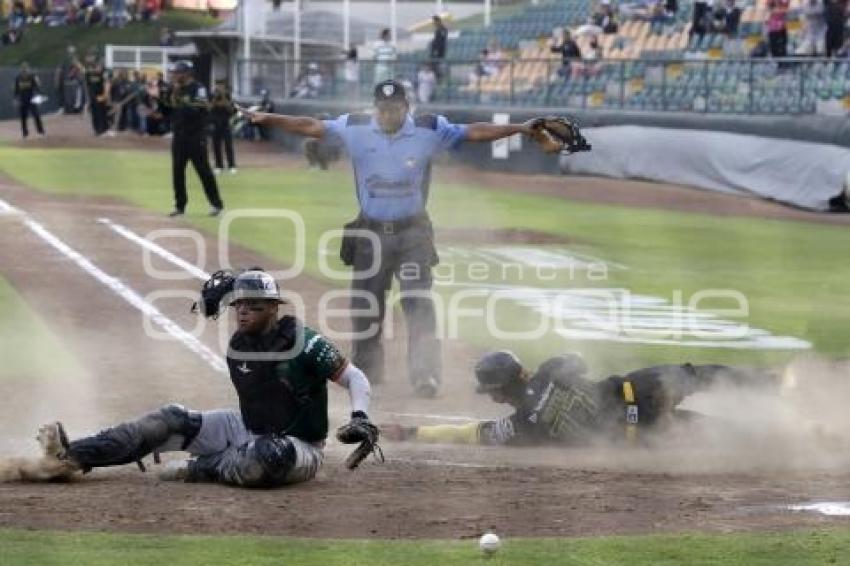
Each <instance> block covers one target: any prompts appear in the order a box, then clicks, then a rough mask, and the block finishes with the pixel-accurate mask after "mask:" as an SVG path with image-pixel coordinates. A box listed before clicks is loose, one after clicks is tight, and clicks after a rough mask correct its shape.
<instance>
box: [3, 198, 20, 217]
mask: <svg viewBox="0 0 850 566" xmlns="http://www.w3.org/2000/svg"><path fill="white" fill-rule="evenodd" d="M17 212H18V209H17V208H15V207H14V206H12V205H11V204H9V203H8V202H6V201H4V200H0V214H16V213H17Z"/></svg>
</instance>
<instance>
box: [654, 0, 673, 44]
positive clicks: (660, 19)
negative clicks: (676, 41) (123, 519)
mask: <svg viewBox="0 0 850 566" xmlns="http://www.w3.org/2000/svg"><path fill="white" fill-rule="evenodd" d="M669 21H670V16H668V15H667V10H666V9H665V6H664V0H656V2H655V3H654V4H653V5H652V8H650V10H649V26H650V30H651V33H654V34H655V35H663V34H664V26H666V25H667V23H668V22H669Z"/></svg>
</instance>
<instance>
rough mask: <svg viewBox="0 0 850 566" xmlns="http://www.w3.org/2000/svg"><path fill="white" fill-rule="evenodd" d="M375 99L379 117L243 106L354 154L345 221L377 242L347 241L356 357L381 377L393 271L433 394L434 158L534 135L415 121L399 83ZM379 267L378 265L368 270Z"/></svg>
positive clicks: (418, 370)
mask: <svg viewBox="0 0 850 566" xmlns="http://www.w3.org/2000/svg"><path fill="white" fill-rule="evenodd" d="M374 100H375V112H374V114H373V115H369V114H343V115H342V116H340V117H339V118H337V119H336V120H317V119H315V118H311V117H306V116H284V115H279V114H267V113H261V112H250V111H246V112H245V113H246V114H247V115H248V117H249V118H250V119H251V120H252V121H253V122H254V123H257V124H264V125H270V126H275V127H278V128H280V129H282V130H285V131H287V132H290V133H293V134H298V135H302V136H308V137H311V138H317V139H328V140H329V141H338V142H340V143H341V144H342V145H343V146H344V147H345V149H346V151H347V152H348V154H349V155H350V156H351V160H352V162H353V165H354V176H355V183H356V188H357V199H358V201H359V203H360V214H359V216H358V218H357V220H355V221H354V222H352V223H350V224H349V225H348V226H347V227H351V228H360V229H362V230H366V231H368V232H371V234H373V235H374V239H375V241H377V242H378V243H379V244H380V246H379V249H373V246H372V243H371V242H372V240H371V239H366V238H359V239H356V240H353V239H352V238H350V237H347V238H344V241H343V250H342V251H343V253H342V254H341V255H342V256H343V261H344V262H345V263H346V264H347V265H351V266H353V268H354V273H355V274H358V273H359V274H361V275H360V276H358V277H354V278H353V280H352V283H351V288H352V299H351V308H352V312H353V313H357V315H358V316H352V326H353V330H354V333H355V338H354V340H353V353H352V361H353V362H354V364H355V365H357V366H358V367H360V368H362V369H363V371H364V372H365V373H366V375H368V376H369V378H370V379H371V380H372V381H373V383H379V382H381V381H382V380H383V376H384V352H383V348H382V346H381V324H382V322H383V318H384V312H385V303H386V293H387V291H388V290H389V289H390V286H391V284H392V280H393V277H395V278H396V279H398V281H399V284H400V287H401V305H402V309H403V310H404V314H405V317H406V319H407V331H408V350H407V351H408V369H409V377H410V380H411V383H412V385H413V387H414V390H415V392H416V394H417V395H418V396H420V397H426V398H428V397H434V396H435V395H436V394H437V389H438V387H439V384H440V378H441V365H442V364H441V356H440V342H439V340H438V338H437V335H436V334H437V333H436V317H435V312H434V303H433V300H432V298H431V296H430V289H431V285H432V275H431V268H432V267H433V266H434V265H436V264H437V261H438V257H437V253H436V250H435V247H434V232H433V229H432V227H431V221H430V219H429V218H428V213H427V212H426V204H427V201H428V190H429V186H430V179H431V161H432V159H433V157H434V156H435V155H436V154H437V153H439V152H440V151H442V150H445V149H450V148H454V147H457V146H458V145H459V144H461V143H462V142H465V141H468V142H489V141H493V140H496V139H500V138H503V137H507V136H510V135H513V134H516V133H525V134H531V133H533V132H532V129H531V126H530V125H529V124H528V123H526V124H505V125H497V124H489V123H483V122H482V123H475V124H468V125H458V124H452V123H451V122H449V121H448V120H447V119H446V118H445V117H444V116H437V115H430V114H428V115H422V116H417V117H416V118H414V117H413V116H411V115H410V108H409V105H408V101H407V97H406V95H405V92H404V87H403V86H402V85H401V84H400V83H398V82H396V81H393V80H388V81H384V82H381V83H379V84H378V85H377V86H376V87H375V92H374ZM352 243H353V244H354V245H352ZM373 267H377V270H376V269H370V268H373ZM373 271H374V272H375V273H374V274H372V272H373ZM366 275H369V276H366ZM375 307H377V308H375Z"/></svg>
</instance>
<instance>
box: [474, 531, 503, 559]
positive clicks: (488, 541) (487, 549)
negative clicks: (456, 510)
mask: <svg viewBox="0 0 850 566" xmlns="http://www.w3.org/2000/svg"><path fill="white" fill-rule="evenodd" d="M501 545H502V541H500V540H499V537H498V535H496V533H484V534H483V535H481V538H480V539H479V540H478V548H480V549H481V552H483V553H484V554H485V555H486V556H490V555H491V554H495V553H496V551H497V550H499V547H500V546H501Z"/></svg>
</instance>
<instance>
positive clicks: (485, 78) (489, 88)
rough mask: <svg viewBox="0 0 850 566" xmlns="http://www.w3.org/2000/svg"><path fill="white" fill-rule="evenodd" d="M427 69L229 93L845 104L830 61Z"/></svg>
mask: <svg viewBox="0 0 850 566" xmlns="http://www.w3.org/2000/svg"><path fill="white" fill-rule="evenodd" d="M425 65H426V63H423V62H421V61H394V62H385V63H378V62H374V61H361V62H359V63H356V64H352V63H350V62H346V61H344V60H315V61H309V62H307V61H303V62H298V61H292V60H271V59H263V60H258V59H254V60H249V61H246V60H242V61H239V62H238V65H237V69H238V72H239V76H238V77H237V78H236V79H237V81H236V84H239V85H245V86H243V89H242V90H243V92H242V94H246V95H257V94H259V92H260V91H261V90H262V89H268V90H269V91H270V92H271V94H272V95H273V96H275V97H279V98H288V97H289V98H308V99H309V98H312V99H326V100H340V101H341V100H345V101H349V102H357V101H362V102H364V103H366V102H368V101H369V100H370V99H371V92H372V88H373V87H374V85H375V84H376V83H377V82H379V81H380V80H383V79H385V78H390V77H392V78H395V79H397V80H400V81H402V82H404V83H406V84H407V86H408V87H409V88H410V91H411V93H410V95H411V99H412V101H415V102H418V103H422V102H434V103H441V104H488V105H494V106H501V105H504V106H549V107H561V108H568V109H569V108H600V109H623V110H635V111H680V112H703V113H723V114H769V115H770V114H772V115H776V114H811V113H814V112H818V111H832V112H842V111H843V108H844V100H845V98H847V97H848V96H850V61H845V60H838V59H814V58H787V59H781V60H780V59H720V60H717V59H699V60H696V59H679V60H670V59H664V60H652V59H639V60H607V59H606V60H598V61H573V62H571V63H570V64H569V65H562V63H561V61H560V60H557V59H506V60H502V61H487V62H486V63H482V62H481V61H477V60H454V61H442V62H440V63H439V64H437V65H436V70H437V73H436V80H435V81H433V84H432V81H429V80H427V79H428V76H427V73H425V74H423V73H420V71H421V70H422V69H423V68H424V66H425ZM428 84H432V87H431V88H428V87H427V85H428Z"/></svg>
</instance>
